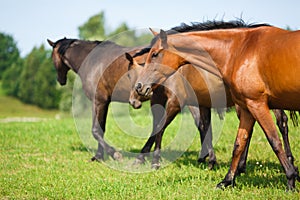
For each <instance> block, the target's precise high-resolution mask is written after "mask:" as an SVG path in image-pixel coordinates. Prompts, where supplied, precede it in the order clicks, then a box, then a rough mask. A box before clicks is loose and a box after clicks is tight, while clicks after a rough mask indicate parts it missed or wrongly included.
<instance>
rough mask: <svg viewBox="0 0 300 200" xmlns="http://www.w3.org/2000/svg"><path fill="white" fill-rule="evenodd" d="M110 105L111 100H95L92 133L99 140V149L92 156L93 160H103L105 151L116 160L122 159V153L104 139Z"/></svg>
mask: <svg viewBox="0 0 300 200" xmlns="http://www.w3.org/2000/svg"><path fill="white" fill-rule="evenodd" d="M108 105H109V102H107V101H106V102H99V101H97V100H95V103H94V104H93V106H94V107H93V108H94V109H93V127H92V133H93V136H94V138H95V139H96V140H97V141H98V149H97V152H96V155H95V156H94V157H93V158H92V161H94V160H98V161H99V160H103V158H104V151H105V152H106V153H107V154H108V155H110V156H111V157H112V158H113V159H115V160H120V159H122V155H121V154H120V153H119V152H117V151H116V150H115V149H114V148H113V147H111V146H110V145H108V144H107V143H106V142H105V141H104V132H105V124H106V117H107V111H108Z"/></svg>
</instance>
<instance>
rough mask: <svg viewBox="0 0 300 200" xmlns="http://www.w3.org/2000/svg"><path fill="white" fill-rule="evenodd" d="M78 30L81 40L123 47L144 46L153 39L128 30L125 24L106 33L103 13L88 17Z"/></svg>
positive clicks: (148, 34) (150, 36)
mask: <svg viewBox="0 0 300 200" xmlns="http://www.w3.org/2000/svg"><path fill="white" fill-rule="evenodd" d="M78 30H79V37H80V38H81V39H86V40H112V41H114V42H116V43H117V44H120V45H124V46H139V45H145V44H147V43H149V42H150V40H151V39H152V37H153V36H152V34H150V33H141V34H137V33H136V31H135V30H130V28H129V27H128V25H127V24H126V23H125V22H123V23H121V24H120V25H119V26H118V27H117V28H116V29H115V30H114V31H111V32H109V31H107V30H108V28H106V24H105V16H104V12H100V13H99V14H96V15H94V16H92V17H90V18H89V20H88V21H87V22H85V23H84V24H83V25H82V26H80V27H79V28H78Z"/></svg>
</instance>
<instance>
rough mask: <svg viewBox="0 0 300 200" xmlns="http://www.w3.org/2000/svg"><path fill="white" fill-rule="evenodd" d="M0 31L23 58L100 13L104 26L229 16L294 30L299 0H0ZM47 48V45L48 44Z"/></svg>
mask: <svg viewBox="0 0 300 200" xmlns="http://www.w3.org/2000/svg"><path fill="white" fill-rule="evenodd" d="M0 5H1V7H0V32H4V33H6V34H9V35H11V36H13V38H14V40H15V41H16V43H17V46H18V48H19V49H20V51H21V55H22V56H26V55H27V54H28V53H30V51H31V50H32V48H33V47H35V46H40V45H41V44H45V46H46V47H48V45H47V43H46V39H47V38H49V39H51V40H52V41H56V40H58V39H61V38H63V37H67V38H78V33H79V32H78V27H79V26H81V25H83V24H84V23H85V22H87V21H88V19H89V18H90V17H91V16H93V15H95V14H98V13H100V12H101V11H104V13H105V22H106V26H107V27H109V28H110V29H114V28H116V27H118V26H119V25H120V24H121V23H122V22H126V23H127V25H128V26H129V27H130V28H131V29H133V30H135V29H146V28H148V27H152V28H160V29H165V30H166V29H169V28H171V27H174V26H177V25H180V23H182V22H185V23H190V22H203V21H207V20H224V21H229V20H234V19H236V18H242V19H243V20H244V21H245V22H248V23H269V24H271V25H274V26H278V27H281V28H286V27H287V26H289V27H290V28H292V29H300V12H299V11H300V10H299V9H300V1H299V0H285V1H275V0H248V1H245V0H206V1H203V0H170V1H169V0H144V1H143V0H127V1H126V0H51V1H50V0H23V1H22V0H0ZM48 48H50V47H48Z"/></svg>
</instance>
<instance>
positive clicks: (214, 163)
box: [208, 161, 217, 170]
mask: <svg viewBox="0 0 300 200" xmlns="http://www.w3.org/2000/svg"><path fill="white" fill-rule="evenodd" d="M216 164H217V162H216V161H209V163H208V169H209V170H213V168H214V166H215V165H216Z"/></svg>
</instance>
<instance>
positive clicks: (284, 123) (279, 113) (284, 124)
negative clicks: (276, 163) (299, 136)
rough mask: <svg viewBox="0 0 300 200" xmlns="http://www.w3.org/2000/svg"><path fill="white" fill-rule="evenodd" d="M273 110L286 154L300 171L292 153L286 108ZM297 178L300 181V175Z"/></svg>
mask: <svg viewBox="0 0 300 200" xmlns="http://www.w3.org/2000/svg"><path fill="white" fill-rule="evenodd" d="M273 112H274V115H275V118H276V122H277V126H278V127H279V130H280V133H281V135H282V139H283V145H284V150H285V153H286V156H287V158H288V159H289V161H290V162H291V164H292V165H293V166H294V167H295V169H296V171H297V172H298V167H296V166H295V165H294V156H293V154H292V150H291V146H290V142H289V135H288V134H289V129H288V117H287V115H286V114H285V112H284V110H279V109H274V110H273ZM297 180H298V181H300V176H298V177H297Z"/></svg>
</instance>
